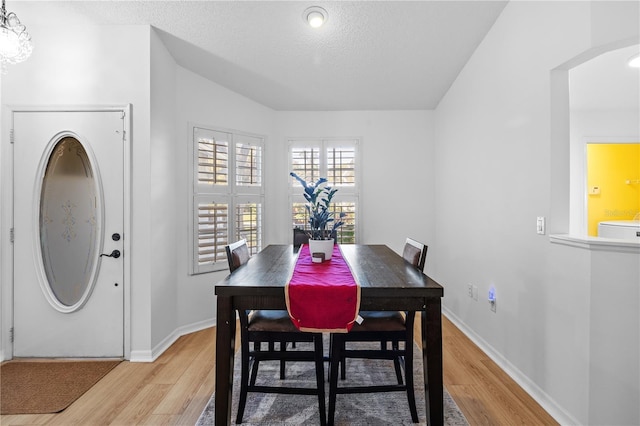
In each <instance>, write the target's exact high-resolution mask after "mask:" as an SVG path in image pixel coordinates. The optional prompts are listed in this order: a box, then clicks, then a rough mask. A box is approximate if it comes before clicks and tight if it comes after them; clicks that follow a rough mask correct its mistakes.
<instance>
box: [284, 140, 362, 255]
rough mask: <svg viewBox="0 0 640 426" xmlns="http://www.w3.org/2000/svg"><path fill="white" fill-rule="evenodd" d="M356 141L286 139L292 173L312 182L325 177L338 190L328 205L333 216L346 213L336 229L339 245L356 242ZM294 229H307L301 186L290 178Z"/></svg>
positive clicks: (307, 217) (357, 194)
mask: <svg viewBox="0 0 640 426" xmlns="http://www.w3.org/2000/svg"><path fill="white" fill-rule="evenodd" d="M359 142H360V141H359V140H358V139H318V140H297V139H296V140H293V139H292V140H289V160H290V161H289V164H290V168H291V171H292V172H295V173H296V174H297V175H298V176H300V177H302V178H303V179H305V180H306V181H307V182H315V181H317V180H318V179H319V178H320V177H326V178H327V180H328V181H329V185H330V186H334V187H336V188H338V189H339V190H338V192H337V193H336V196H335V197H334V198H333V201H332V203H331V206H332V208H333V211H334V215H335V217H337V216H339V214H340V213H345V217H344V219H343V221H344V225H342V226H341V227H340V228H339V229H338V235H337V236H338V242H339V243H342V244H353V243H355V242H356V241H357V235H358V232H357V225H358V220H357V209H358V198H359V191H360V190H359V187H358V169H357V167H358V146H359ZM289 194H290V196H289V199H290V202H291V208H292V223H293V227H294V228H296V227H297V228H303V229H306V228H307V227H308V221H309V216H308V214H307V211H306V209H305V207H304V206H305V200H304V198H303V196H302V191H301V188H300V185H299V183H298V182H297V181H295V180H294V179H293V178H291V180H290V185H289Z"/></svg>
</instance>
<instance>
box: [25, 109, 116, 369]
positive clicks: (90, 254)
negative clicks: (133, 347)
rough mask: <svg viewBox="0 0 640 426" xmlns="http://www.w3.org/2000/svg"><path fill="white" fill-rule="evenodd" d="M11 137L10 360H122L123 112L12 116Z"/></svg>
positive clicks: (50, 112)
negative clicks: (12, 231) (11, 265)
mask: <svg viewBox="0 0 640 426" xmlns="http://www.w3.org/2000/svg"><path fill="white" fill-rule="evenodd" d="M13 131H14V159H13V162H14V167H13V170H14V189H13V194H14V213H13V217H14V219H13V221H14V293H13V295H14V346H13V355H14V356H15V357H123V356H124V347H123V344H124V281H123V278H124V256H126V255H127V253H123V251H124V250H123V240H124V238H127V235H124V229H123V226H124V223H123V221H124V185H123V182H124V175H123V172H124V167H123V153H124V137H123V134H124V117H123V112H122V111H116V110H110V111H83V112H78V111H73V112H68V111H46V112H43V111H24V112H23V111H14V113H13ZM103 254H105V255H110V257H107V256H105V255H103Z"/></svg>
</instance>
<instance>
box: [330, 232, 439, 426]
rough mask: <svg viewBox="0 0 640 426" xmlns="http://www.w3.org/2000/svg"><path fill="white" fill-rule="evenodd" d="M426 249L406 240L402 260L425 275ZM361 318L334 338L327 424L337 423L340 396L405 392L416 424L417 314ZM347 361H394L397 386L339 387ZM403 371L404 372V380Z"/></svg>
mask: <svg viewBox="0 0 640 426" xmlns="http://www.w3.org/2000/svg"><path fill="white" fill-rule="evenodd" d="M427 249H428V247H427V245H425V244H422V243H419V242H418V241H416V240H413V239H411V238H407V239H406V241H405V245H404V249H403V254H402V257H403V258H404V259H405V261H407V262H408V263H410V264H411V265H412V266H413V267H415V268H417V269H418V270H420V271H421V272H423V271H424V265H425V262H426V255H427ZM360 316H361V317H362V318H363V321H362V322H361V323H357V322H356V323H355V324H354V325H353V328H352V329H351V331H349V333H333V334H331V344H330V359H331V362H330V363H329V368H330V372H329V415H328V423H329V424H330V425H332V424H333V422H334V418H335V407H336V398H337V395H338V394H351V393H369V392H393V391H406V393H407V401H408V403H409V411H410V414H411V420H412V421H413V422H414V423H417V422H418V412H417V409H416V402H415V392H414V388H413V325H414V322H415V312H414V311H408V312H400V311H362V312H360ZM348 342H375V343H378V344H379V348H371V349H354V348H350V347H348V346H347V343H348ZM389 342H390V344H391V347H390V348H389V346H388V345H389ZM401 344H402V345H401ZM376 346H378V345H376ZM348 358H366V359H378V360H392V361H393V364H394V369H395V373H396V380H397V384H376V385H370V386H345V387H339V386H338V369H340V376H341V377H340V378H341V380H345V378H346V360H347V359H348ZM402 370H404V380H403V376H402Z"/></svg>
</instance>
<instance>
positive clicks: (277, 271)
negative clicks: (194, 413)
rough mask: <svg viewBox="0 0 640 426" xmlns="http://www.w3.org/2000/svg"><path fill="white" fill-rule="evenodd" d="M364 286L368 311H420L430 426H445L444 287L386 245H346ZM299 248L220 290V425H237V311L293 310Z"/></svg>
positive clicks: (267, 255)
mask: <svg viewBox="0 0 640 426" xmlns="http://www.w3.org/2000/svg"><path fill="white" fill-rule="evenodd" d="M340 248H341V250H342V254H343V256H344V258H345V259H346V260H347V262H348V263H349V266H350V267H351V271H352V273H353V275H354V277H355V278H356V280H357V282H358V283H359V284H360V289H361V290H360V291H361V293H360V310H362V311H387V310H388V311H390V310H398V311H420V312H421V324H422V336H421V338H422V361H423V363H422V365H423V374H424V392H425V413H426V416H427V423H428V424H430V425H442V424H443V422H444V413H443V384H442V316H441V298H442V296H443V295H444V289H443V288H442V286H441V285H440V284H438V283H437V282H435V281H434V280H432V279H431V278H429V277H428V276H427V275H425V274H423V273H422V272H420V271H419V270H418V269H416V268H415V267H414V266H413V265H411V264H410V263H409V262H407V261H405V260H404V259H403V258H402V256H400V255H398V254H397V253H395V252H394V251H393V250H391V249H390V248H389V247H387V246H385V245H361V244H344V245H340ZM297 253H298V248H296V247H294V246H293V245H269V246H267V247H265V248H264V249H263V250H262V251H260V252H259V253H258V254H256V255H254V256H252V257H251V259H250V260H249V262H248V263H247V264H246V265H244V266H243V267H242V268H239V269H237V270H235V271H234V272H233V273H231V274H229V275H228V276H227V277H226V278H225V279H224V280H222V281H220V282H219V283H218V284H216V286H215V294H216V296H217V299H218V301H217V332H216V385H215V422H216V425H228V424H230V421H231V398H232V392H233V362H234V359H233V358H234V352H235V336H236V310H238V309H245V310H250V309H287V307H286V304H285V285H286V284H287V281H288V280H289V278H290V277H291V273H292V271H293V267H294V265H295V261H296V257H297Z"/></svg>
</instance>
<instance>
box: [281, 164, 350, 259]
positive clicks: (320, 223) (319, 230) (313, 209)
mask: <svg viewBox="0 0 640 426" xmlns="http://www.w3.org/2000/svg"><path fill="white" fill-rule="evenodd" d="M290 175H291V176H292V177H294V178H295V179H296V180H297V181H298V182H300V184H301V185H302V187H303V188H304V192H303V194H302V195H304V198H305V200H307V204H305V208H306V210H307V213H308V214H309V230H308V231H306V232H307V233H308V234H309V251H310V252H311V253H324V256H325V260H329V259H331V254H332V253H333V245H334V239H333V238H332V237H331V236H332V234H333V233H334V231H336V230H337V229H338V228H339V227H340V226H342V225H343V224H344V221H343V220H342V219H343V218H344V217H345V213H344V212H342V213H340V215H339V217H338V219H337V220H336V219H335V218H334V214H333V212H332V211H331V210H330V206H331V200H332V199H333V196H334V195H335V194H336V192H338V189H337V188H331V187H330V186H328V185H327V179H326V178H320V179H318V180H317V182H316V183H307V181H305V180H304V179H302V178H301V177H300V176H298V175H297V174H295V173H294V172H291V173H290Z"/></svg>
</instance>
